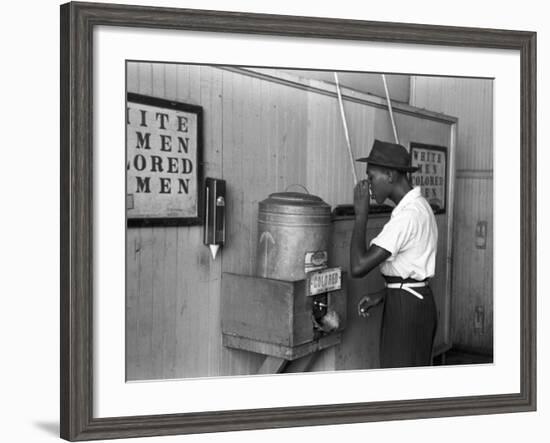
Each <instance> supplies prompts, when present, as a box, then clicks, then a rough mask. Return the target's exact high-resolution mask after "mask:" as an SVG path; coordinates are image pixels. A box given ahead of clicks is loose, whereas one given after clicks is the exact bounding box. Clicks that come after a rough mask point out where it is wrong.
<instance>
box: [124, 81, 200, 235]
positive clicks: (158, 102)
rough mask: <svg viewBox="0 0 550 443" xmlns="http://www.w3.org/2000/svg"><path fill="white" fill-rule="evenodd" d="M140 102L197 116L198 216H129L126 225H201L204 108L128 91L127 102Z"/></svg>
mask: <svg viewBox="0 0 550 443" xmlns="http://www.w3.org/2000/svg"><path fill="white" fill-rule="evenodd" d="M128 102H132V103H139V104H143V105H150V106H156V107H159V108H166V109H172V110H176V111H184V112H188V113H193V114H195V115H196V116H197V152H196V156H195V158H194V159H193V160H194V162H193V164H194V165H195V168H196V170H197V194H196V199H197V216H196V217H147V218H146V217H139V218H137V217H135V218H131V217H128V218H127V219H126V225H127V226H128V227H129V228H131V227H151V226H191V225H200V224H202V222H203V205H204V202H203V197H202V188H203V180H202V178H203V177H202V173H203V171H202V169H203V168H202V166H203V165H202V147H203V132H202V130H203V124H202V119H203V109H202V107H201V106H197V105H191V104H188V103H180V102H175V101H172V100H165V99H161V98H157V97H149V96H146V95H142V94H135V93H131V92H128V93H127V94H126V103H128Z"/></svg>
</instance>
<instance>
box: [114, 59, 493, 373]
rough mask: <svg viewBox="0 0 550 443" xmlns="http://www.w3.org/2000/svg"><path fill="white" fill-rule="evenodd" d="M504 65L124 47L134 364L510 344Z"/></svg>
mask: <svg viewBox="0 0 550 443" xmlns="http://www.w3.org/2000/svg"><path fill="white" fill-rule="evenodd" d="M493 84H494V79H493V78H469V77H457V76H429V75H425V74H424V75H415V74H414V73H411V74H399V75H396V74H392V73H384V72H348V71H339V72H332V71H327V70H298V69H292V68H288V67H281V68H278V67H268V68H266V67H257V66H229V65H200V64H185V63H175V62H170V61H163V62H160V61H149V60H144V61H143V60H135V61H133V60H130V61H127V63H126V91H125V92H126V110H125V112H126V115H125V117H126V126H127V131H126V221H127V226H126V276H125V280H126V299H125V300H126V301H125V304H126V318H125V336H126V339H125V341H126V356H125V364H126V368H125V373H126V381H127V382H133V381H152V380H165V379H181V378H198V377H228V376H236V375H240V376H242V375H246V376H254V375H258V374H285V373H300V372H317V371H323V372H326V371H351V370H353V371H357V370H372V369H389V368H411V367H426V366H446V365H479V364H491V363H493V300H494V295H493V115H494V109H493V106H494V101H493V87H494V85H493ZM121 112H122V110H121ZM121 121H122V120H121Z"/></svg>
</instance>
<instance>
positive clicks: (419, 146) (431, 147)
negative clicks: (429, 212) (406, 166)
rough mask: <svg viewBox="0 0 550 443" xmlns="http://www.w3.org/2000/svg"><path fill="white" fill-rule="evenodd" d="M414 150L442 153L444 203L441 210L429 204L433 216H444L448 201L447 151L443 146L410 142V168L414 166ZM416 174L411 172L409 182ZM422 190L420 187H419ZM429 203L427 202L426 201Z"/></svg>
mask: <svg viewBox="0 0 550 443" xmlns="http://www.w3.org/2000/svg"><path fill="white" fill-rule="evenodd" d="M415 149H423V150H429V151H434V152H437V153H442V154H443V156H444V158H445V176H444V180H445V185H444V190H443V193H444V196H445V202H444V204H443V207H442V208H434V207H433V206H432V205H431V204H430V206H431V207H432V209H433V211H434V214H445V213H446V212H447V201H448V200H449V156H448V155H447V152H448V149H447V148H446V147H445V146H437V145H430V144H426V143H418V142H410V157H411V166H416V165H415V164H414V163H413V157H414V155H413V153H414V150H415ZM415 174H417V172H411V180H412V179H413V177H414V175H415ZM421 188H422V186H421ZM428 202H429V200H428Z"/></svg>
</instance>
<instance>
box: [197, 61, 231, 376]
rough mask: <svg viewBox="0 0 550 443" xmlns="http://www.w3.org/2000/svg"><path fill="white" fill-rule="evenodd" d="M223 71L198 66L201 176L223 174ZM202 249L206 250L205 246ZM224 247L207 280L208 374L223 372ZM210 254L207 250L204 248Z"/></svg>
mask: <svg viewBox="0 0 550 443" xmlns="http://www.w3.org/2000/svg"><path fill="white" fill-rule="evenodd" d="M222 94H223V85H222V71H221V70H219V69H217V68H214V67H206V66H205V67H202V69H201V103H202V104H203V106H204V156H203V161H204V170H203V172H204V177H207V176H211V177H214V178H223V165H222V149H223V143H222V127H223V121H222ZM199 230H200V231H201V232H202V228H199ZM202 248H203V250H206V251H208V248H207V247H206V246H202ZM224 250H225V249H224V247H222V249H221V250H220V251H219V252H218V256H217V258H216V260H211V262H210V274H209V282H208V291H207V296H208V308H207V313H206V315H207V318H208V323H209V326H208V329H207V333H206V335H205V337H204V338H203V340H204V341H205V342H206V346H207V349H208V369H207V375H210V376H217V375H220V374H221V373H222V370H221V369H222V368H221V353H222V342H221V340H222V338H221V323H220V322H221V320H220V318H221V313H220V297H221V292H220V291H221V289H220V285H221V270H222V262H223V259H224ZM207 254H209V252H207Z"/></svg>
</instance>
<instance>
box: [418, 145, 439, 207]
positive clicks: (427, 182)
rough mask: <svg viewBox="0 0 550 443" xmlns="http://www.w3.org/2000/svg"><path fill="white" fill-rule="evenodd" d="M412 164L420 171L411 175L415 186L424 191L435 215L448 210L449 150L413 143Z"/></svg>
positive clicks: (423, 193)
mask: <svg viewBox="0 0 550 443" xmlns="http://www.w3.org/2000/svg"><path fill="white" fill-rule="evenodd" d="M411 164H412V165H413V166H418V167H419V169H418V171H416V172H413V173H412V174H411V180H412V184H413V186H419V187H420V188H421V189H422V195H423V196H424V197H425V198H426V200H428V203H429V204H430V206H431V207H432V208H433V210H434V213H436V214H441V213H444V212H445V210H446V209H447V148H445V147H443V146H433V145H426V144H423V143H414V142H411Z"/></svg>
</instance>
